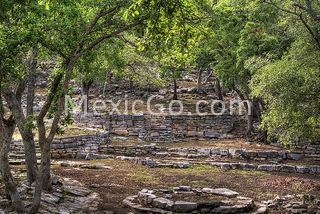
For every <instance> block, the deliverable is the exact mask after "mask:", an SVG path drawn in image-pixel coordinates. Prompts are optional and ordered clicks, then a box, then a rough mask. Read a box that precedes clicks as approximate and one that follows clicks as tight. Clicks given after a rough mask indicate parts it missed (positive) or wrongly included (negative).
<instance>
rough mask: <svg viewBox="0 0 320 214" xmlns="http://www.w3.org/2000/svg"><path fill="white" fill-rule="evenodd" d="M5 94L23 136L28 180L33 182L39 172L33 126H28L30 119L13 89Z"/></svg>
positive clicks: (7, 90)
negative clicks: (24, 112)
mask: <svg viewBox="0 0 320 214" xmlns="http://www.w3.org/2000/svg"><path fill="white" fill-rule="evenodd" d="M4 96H5V98H6V101H7V103H8V105H9V108H10V110H11V112H12V114H13V116H14V118H15V120H16V122H17V124H18V128H19V131H20V133H21V136H22V140H23V144H24V150H25V159H26V168H27V179H28V182H29V183H30V184H32V183H33V182H34V181H35V179H36V173H37V157H36V150H35V143H34V138H33V133H32V130H31V127H28V126H27V123H28V120H27V119H26V118H25V116H24V114H23V110H22V107H21V101H20V100H19V98H17V97H16V95H15V94H14V93H13V91H12V90H11V89H6V90H5V93H4Z"/></svg>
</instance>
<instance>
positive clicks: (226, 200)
mask: <svg viewBox="0 0 320 214" xmlns="http://www.w3.org/2000/svg"><path fill="white" fill-rule="evenodd" d="M188 198H189V200H188ZM196 200H197V201H196ZM195 201H196V202H195ZM123 203H124V204H125V205H126V206H128V207H130V208H131V209H133V210H135V211H136V212H145V213H161V214H171V213H257V214H258V213H265V212H266V210H267V206H266V205H262V204H256V203H255V202H254V201H253V199H251V198H248V197H242V196H239V193H237V192H234V191H232V190H229V189H225V188H217V189H211V188H202V189H201V188H191V187H190V186H180V187H175V188H173V189H172V190H164V189H155V190H148V189H144V190H142V191H140V192H139V193H138V195H135V196H130V197H127V198H126V199H125V200H124V201H123Z"/></svg>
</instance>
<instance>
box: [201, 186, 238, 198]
mask: <svg viewBox="0 0 320 214" xmlns="http://www.w3.org/2000/svg"><path fill="white" fill-rule="evenodd" d="M202 192H204V193H208V194H214V195H219V196H225V197H230V198H234V197H237V196H238V195H239V193H238V192H235V191H232V190H230V189H226V188H217V189H210V188H203V189H202Z"/></svg>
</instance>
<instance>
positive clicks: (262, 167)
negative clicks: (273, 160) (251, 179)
mask: <svg viewBox="0 0 320 214" xmlns="http://www.w3.org/2000/svg"><path fill="white" fill-rule="evenodd" d="M257 169H258V170H260V171H269V172H271V171H274V166H273V165H259V166H258V168H257Z"/></svg>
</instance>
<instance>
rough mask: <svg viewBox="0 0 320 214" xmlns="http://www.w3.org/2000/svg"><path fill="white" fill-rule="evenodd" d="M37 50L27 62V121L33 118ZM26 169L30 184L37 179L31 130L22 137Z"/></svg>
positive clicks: (34, 147)
mask: <svg viewBox="0 0 320 214" xmlns="http://www.w3.org/2000/svg"><path fill="white" fill-rule="evenodd" d="M37 56H38V48H34V49H33V51H32V55H31V57H30V61H29V72H28V79H27V120H28V119H29V118H31V117H32V116H33V113H34V111H33V106H34V97H35V87H36V72H37ZM24 145H25V155H26V167H27V178H28V182H29V183H30V184H32V183H33V182H34V181H35V180H36V178H37V170H38V169H37V155H36V146H35V142H34V135H33V133H32V129H31V128H30V127H29V128H27V129H26V130H25V137H24Z"/></svg>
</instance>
